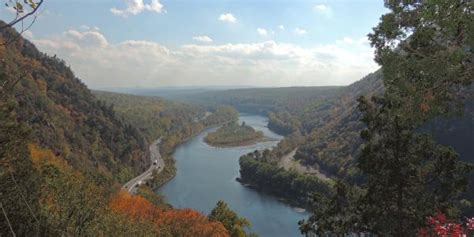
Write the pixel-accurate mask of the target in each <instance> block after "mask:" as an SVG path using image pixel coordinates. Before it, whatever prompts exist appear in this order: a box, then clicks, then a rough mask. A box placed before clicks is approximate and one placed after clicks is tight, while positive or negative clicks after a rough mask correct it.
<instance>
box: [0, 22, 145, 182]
mask: <svg viewBox="0 0 474 237" xmlns="http://www.w3.org/2000/svg"><path fill="white" fill-rule="evenodd" d="M12 35H16V32H14V31H12V30H8V31H4V32H3V33H2V34H1V35H0V37H8V38H10V37H12ZM0 58H1V61H0V72H1V73H2V74H3V75H4V80H5V81H9V82H12V81H16V80H18V79H19V80H18V82H17V83H16V85H15V86H14V87H13V88H11V89H10V91H11V93H12V95H13V98H14V101H15V102H16V103H17V105H18V109H17V111H16V113H17V117H18V120H19V122H21V123H24V124H26V125H27V126H28V127H29V128H30V129H31V138H32V142H33V143H36V144H38V145H39V146H41V147H43V148H47V149H50V150H52V151H53V152H54V153H55V154H56V155H57V156H61V157H64V159H65V160H66V161H67V162H68V163H69V164H71V165H72V166H73V167H74V168H76V169H79V170H81V171H84V172H88V171H91V172H92V173H95V172H96V171H98V173H100V174H102V175H105V176H107V177H109V178H111V177H118V179H119V180H121V181H122V180H125V179H126V178H128V177H129V176H130V175H132V174H133V173H136V172H137V171H139V170H140V169H141V168H143V167H145V166H146V165H147V163H146V161H147V159H146V153H144V151H146V142H145V139H144V137H143V136H142V135H141V134H140V133H139V132H138V131H137V130H136V129H135V128H133V127H132V126H130V125H128V124H126V123H124V122H123V121H122V120H121V119H120V118H118V117H117V116H116V115H115V114H114V111H113V108H112V107H110V106H107V105H106V104H105V103H104V102H102V101H100V100H98V99H97V98H96V97H95V96H94V95H93V94H92V93H91V91H90V90H89V89H88V88H87V87H86V86H85V85H84V84H83V83H82V82H81V81H80V80H79V79H78V78H77V77H75V76H74V74H73V72H72V71H71V69H70V68H69V67H68V66H67V65H66V63H65V62H64V61H62V60H61V59H58V58H56V57H55V56H53V57H50V56H47V55H45V54H43V53H41V52H39V51H38V50H37V49H36V47H35V46H34V45H33V44H32V43H30V42H29V41H27V40H25V39H22V38H19V39H18V40H17V41H14V42H13V43H12V44H9V45H7V46H0ZM117 175H118V176H117Z"/></svg>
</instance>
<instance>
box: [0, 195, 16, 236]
mask: <svg viewBox="0 0 474 237" xmlns="http://www.w3.org/2000/svg"><path fill="white" fill-rule="evenodd" d="M0 208H1V209H2V212H3V216H5V219H6V220H7V224H8V227H10V231H11V232H12V235H13V237H16V234H15V231H13V227H12V225H11V224H10V220H9V219H8V216H7V213H6V212H5V209H4V208H3V204H2V203H1V202H0Z"/></svg>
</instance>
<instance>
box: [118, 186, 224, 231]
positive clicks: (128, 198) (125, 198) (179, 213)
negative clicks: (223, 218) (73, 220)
mask: <svg viewBox="0 0 474 237" xmlns="http://www.w3.org/2000/svg"><path fill="white" fill-rule="evenodd" d="M110 208H111V209H112V210H113V211H114V212H116V213H118V214H123V215H126V216H129V217H131V218H132V219H133V220H136V221H151V222H153V223H154V224H155V226H156V228H157V230H158V231H160V232H162V231H167V232H169V233H170V234H171V235H172V236H189V237H194V236H212V237H220V236H229V234H228V231H227V230H226V229H225V227H224V226H223V225H222V223H220V222H212V221H209V219H208V218H207V217H206V216H204V215H202V214H201V213H199V212H197V211H194V210H192V209H160V208H158V207H156V206H154V205H153V204H152V203H150V202H149V201H148V200H146V199H145V198H143V197H140V196H132V195H130V194H128V193H126V192H119V193H117V194H116V195H115V196H114V197H113V198H112V200H111V203H110Z"/></svg>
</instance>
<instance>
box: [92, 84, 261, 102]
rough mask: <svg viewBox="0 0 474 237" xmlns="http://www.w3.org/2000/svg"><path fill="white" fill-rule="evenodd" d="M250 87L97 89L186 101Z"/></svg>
mask: <svg viewBox="0 0 474 237" xmlns="http://www.w3.org/2000/svg"><path fill="white" fill-rule="evenodd" d="M251 87H252V86H183V87H159V88H117V87H105V88H97V90H100V91H109V92H118V93H125V94H132V95H144V96H159V97H163V98H166V99H173V100H181V101H186V99H187V98H189V97H192V96H193V95H196V94H201V93H205V92H215V91H222V90H230V89H242V88H251Z"/></svg>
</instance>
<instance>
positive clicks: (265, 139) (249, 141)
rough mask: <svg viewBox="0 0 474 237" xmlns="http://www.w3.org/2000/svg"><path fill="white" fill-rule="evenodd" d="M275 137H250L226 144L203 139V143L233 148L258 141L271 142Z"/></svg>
mask: <svg viewBox="0 0 474 237" xmlns="http://www.w3.org/2000/svg"><path fill="white" fill-rule="evenodd" d="M276 140H277V139H273V138H270V137H265V136H264V137H261V138H257V139H252V140H248V141H242V142H234V143H228V144H218V143H212V142H209V141H207V140H206V139H203V141H204V143H206V144H207V145H209V146H212V147H215V148H235V147H245V146H252V145H255V144H257V143H260V142H271V141H276Z"/></svg>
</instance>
